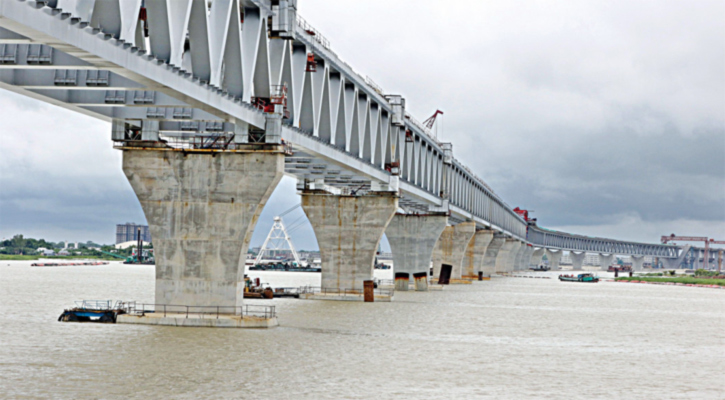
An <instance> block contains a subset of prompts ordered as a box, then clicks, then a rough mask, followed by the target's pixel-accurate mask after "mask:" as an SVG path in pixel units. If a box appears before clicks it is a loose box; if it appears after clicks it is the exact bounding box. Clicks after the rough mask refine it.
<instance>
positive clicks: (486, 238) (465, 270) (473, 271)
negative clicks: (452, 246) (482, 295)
mask: <svg viewBox="0 0 725 400" xmlns="http://www.w3.org/2000/svg"><path fill="white" fill-rule="evenodd" d="M491 240H493V231H491V230H481V231H478V232H476V233H475V234H474V235H473V237H472V238H471V241H470V242H468V246H467V247H466V253H465V255H464V256H463V266H462V273H461V275H462V277H463V279H472V280H473V279H478V271H481V270H482V269H481V268H482V267H483V257H484V256H485V255H486V249H487V248H488V244H489V243H491Z"/></svg>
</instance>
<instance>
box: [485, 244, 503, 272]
mask: <svg viewBox="0 0 725 400" xmlns="http://www.w3.org/2000/svg"><path fill="white" fill-rule="evenodd" d="M504 243H506V238H504V237H496V235H494V237H493V239H492V240H491V243H489V244H488V247H487V248H486V254H485V255H484V256H483V266H482V267H481V271H483V274H484V275H493V274H495V273H496V257H497V256H498V252H499V251H500V250H501V247H502V246H503V244H504Z"/></svg>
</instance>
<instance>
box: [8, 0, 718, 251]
mask: <svg viewBox="0 0 725 400" xmlns="http://www.w3.org/2000/svg"><path fill="white" fill-rule="evenodd" d="M343 4H344V6H343ZM452 4H455V7H453V6H452ZM299 12H300V14H301V15H303V16H304V17H305V18H306V19H307V20H308V21H309V22H310V23H311V24H312V25H313V26H315V27H316V28H317V29H318V30H319V31H321V32H322V33H323V34H324V35H325V36H326V37H327V38H328V39H329V40H330V42H331V45H332V49H333V50H334V51H335V52H337V54H338V55H339V56H340V57H341V58H342V59H343V60H345V61H347V62H348V63H349V64H350V65H352V66H353V67H354V68H355V69H356V70H357V71H358V72H359V73H361V74H362V75H369V76H370V77H371V78H372V79H373V80H374V81H376V82H377V83H378V84H379V85H380V86H382V87H383V89H384V90H385V91H386V92H387V93H400V94H402V95H404V97H405V98H406V100H407V105H408V110H409V111H410V112H412V113H413V115H414V116H415V117H416V118H417V119H418V120H421V121H422V120H424V119H426V118H427V117H428V116H430V115H431V114H433V112H434V111H435V110H436V109H441V110H443V111H444V112H445V115H444V117H443V120H442V124H441V125H440V126H439V138H440V139H441V140H443V141H450V142H452V143H453V150H454V154H455V155H456V157H457V158H458V159H460V160H461V161H462V162H464V163H465V164H466V165H468V166H470V167H471V168H472V169H473V170H474V171H475V172H476V173H477V174H478V175H479V176H480V177H482V178H483V179H484V180H486V181H487V182H488V184H489V185H490V186H491V187H492V188H493V189H494V190H495V191H496V192H497V193H498V194H499V195H500V196H502V197H503V198H504V199H505V200H506V201H507V202H508V203H509V204H510V205H511V206H512V207H515V206H521V207H523V208H528V209H532V210H535V213H534V216H535V217H537V218H538V220H539V224H540V225H542V226H544V227H547V228H552V229H562V230H567V231H571V232H574V233H580V234H586V235H592V236H594V235H596V236H606V237H615V238H621V239H628V240H638V241H646V242H657V241H658V240H659V237H660V236H661V235H663V234H669V233H673V232H674V233H677V234H680V235H684V234H687V235H707V236H710V237H716V238H719V239H721V240H725V17H724V16H725V2H724V1H695V2H682V1H663V0H658V1H631V0H629V1H611V0H608V1H600V2H597V1H586V2H583V1H560V2H556V1H511V0H506V1H460V2H455V3H451V2H444V1H433V0H415V1H414V0H395V1H390V0H368V1H345V2H341V1H339V0H338V1H333V0H299ZM0 135H1V136H0V238H6V237H9V236H12V235H13V234H15V233H24V234H26V235H27V236H32V237H44V238H46V239H48V240H53V241H58V240H71V241H74V240H84V241H85V240H94V241H98V242H104V243H110V242H112V241H113V240H114V232H115V224H116V223H123V222H126V221H135V222H143V221H145V220H144V217H143V213H142V211H141V208H140V206H139V205H138V201H137V200H136V198H135V196H134V194H133V192H132V191H131V189H130V186H129V185H128V182H127V181H126V179H125V177H124V175H123V173H122V171H121V168H120V153H119V152H117V151H114V150H113V149H112V147H111V142H110V125H109V124H107V123H104V122H100V121H96V120H93V119H91V118H88V117H85V116H82V115H79V114H74V113H72V112H69V111H65V110H62V109H58V108H56V107H53V106H50V105H47V104H44V103H40V102H37V101H34V100H31V99H27V98H24V97H21V96H18V95H15V94H12V93H10V92H6V91H0ZM294 186H295V182H294V180H293V179H291V178H285V179H284V180H283V181H282V184H281V185H280V186H279V187H278V189H277V190H276V191H275V194H274V195H273V196H272V199H271V200H270V203H269V204H268V206H267V207H266V208H265V211H264V213H263V215H262V218H261V219H260V223H259V225H258V227H257V230H256V232H255V237H254V239H253V241H252V245H259V244H261V241H262V240H263V239H264V237H265V236H266V234H267V231H268V229H269V227H270V225H271V219H272V217H273V216H274V215H275V214H277V213H279V212H281V211H283V210H285V209H287V208H289V207H290V206H293V205H294V204H296V203H298V202H299V198H298V196H297V195H296V194H295V189H294ZM300 216H302V212H301V210H299V209H297V210H295V211H294V212H292V213H290V214H289V215H288V217H287V218H286V221H287V222H293V221H294V220H295V219H297V218H298V217H300ZM309 232H310V231H309V228H307V227H302V228H301V229H298V230H296V231H295V232H294V233H293V239H294V240H295V244H296V246H297V247H298V248H316V242H315V240H314V236H313V235H309V234H308V233H309Z"/></svg>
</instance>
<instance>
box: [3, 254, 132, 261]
mask: <svg viewBox="0 0 725 400" xmlns="http://www.w3.org/2000/svg"><path fill="white" fill-rule="evenodd" d="M40 259H43V260H103V261H118V260H119V258H116V257H111V256H83V255H80V256H43V255H37V256H23V255H16V254H0V261H36V260H40Z"/></svg>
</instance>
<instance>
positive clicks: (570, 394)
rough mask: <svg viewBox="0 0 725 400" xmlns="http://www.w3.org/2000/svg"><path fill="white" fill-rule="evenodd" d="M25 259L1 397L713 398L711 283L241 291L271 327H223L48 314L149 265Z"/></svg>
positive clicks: (4, 308)
mask: <svg viewBox="0 0 725 400" xmlns="http://www.w3.org/2000/svg"><path fill="white" fill-rule="evenodd" d="M29 264H30V262H8V261H4V262H1V263H0V377H2V379H0V398H7V399H16V398H67V399H74V398H119V399H146V398H182V399H198V398H200V399H227V398H240V399H247V398H250V399H251V398H273V399H287V398H289V399H297V398H302V399H393V398H406V399H410V398H419V399H451V398H458V399H474V398H497V399H500V398H510V399H541V398H550V399H680V398H681V399H723V398H725V391H724V390H725V389H724V388H725V386H723V385H722V373H723V366H724V365H725V290H716V289H706V288H689V287H672V286H655V285H636V284H621V283H612V282H601V283H599V284H575V283H561V282H558V281H556V280H555V279H550V280H545V279H520V278H495V279H492V280H491V281H485V282H475V283H474V284H473V285H456V286H451V287H449V288H446V290H444V291H438V292H428V293H415V292H407V293H406V292H397V293H396V295H395V301H394V302H393V303H373V304H370V303H348V302H325V301H302V300H295V299H275V300H272V301H263V300H255V301H250V303H251V304H275V305H276V306H277V311H278V314H279V323H280V327H278V328H275V329H271V330H224V329H209V328H172V327H154V326H133V325H101V324H74V323H60V322H56V319H57V317H58V315H59V314H60V313H61V311H62V310H63V308H64V307H69V306H72V305H73V301H74V300H80V299H125V300H137V301H146V302H151V301H152V300H153V289H154V272H153V267H152V266H124V265H121V264H118V263H112V264H111V265H108V266H88V267H59V268H30V267H29ZM377 272H378V273H380V274H381V275H380V277H381V278H386V279H390V278H392V271H389V270H388V271H377ZM548 275H549V276H556V275H557V274H556V273H548ZM602 275H607V274H606V273H604V274H602ZM252 276H253V277H256V276H260V277H261V278H262V281H266V282H269V283H270V284H272V286H299V285H318V284H319V274H314V273H285V272H256V273H255V274H253V275H252Z"/></svg>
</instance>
